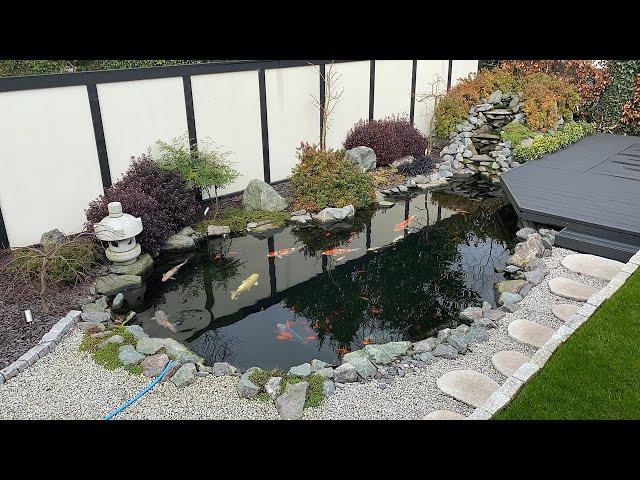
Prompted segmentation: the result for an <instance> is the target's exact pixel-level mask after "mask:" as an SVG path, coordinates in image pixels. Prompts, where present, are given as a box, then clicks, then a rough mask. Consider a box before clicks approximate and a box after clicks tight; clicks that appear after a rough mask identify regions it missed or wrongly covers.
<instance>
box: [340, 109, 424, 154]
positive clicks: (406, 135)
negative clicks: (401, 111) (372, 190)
mask: <svg viewBox="0 0 640 480" xmlns="http://www.w3.org/2000/svg"><path fill="white" fill-rule="evenodd" d="M360 146H365V147H369V148H372V149H373V151H374V152H375V154H376V165H377V166H385V165H390V164H391V163H393V161H394V160H397V159H398V158H401V157H404V156H406V155H412V156H414V157H419V156H420V155H423V154H424V150H425V148H426V146H427V139H426V138H425V137H424V136H423V135H422V134H421V133H420V131H419V130H418V129H417V128H415V127H414V126H413V125H412V124H411V122H409V120H407V119H405V118H401V117H387V118H384V119H382V120H369V121H364V120H360V121H359V122H358V123H356V124H355V125H354V127H353V128H352V129H351V131H350V132H349V133H348V134H347V139H346V140H345V142H344V148H345V149H347V150H350V149H352V148H355V147H360Z"/></svg>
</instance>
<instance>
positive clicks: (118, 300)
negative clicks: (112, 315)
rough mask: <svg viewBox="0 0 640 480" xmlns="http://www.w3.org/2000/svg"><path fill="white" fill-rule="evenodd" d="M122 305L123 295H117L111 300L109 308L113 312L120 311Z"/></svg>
mask: <svg viewBox="0 0 640 480" xmlns="http://www.w3.org/2000/svg"><path fill="white" fill-rule="evenodd" d="M123 305H124V295H123V294H122V293H118V294H117V295H116V296H115V298H114V299H113V303H112V304H111V308H112V309H113V310H120V309H121V308H122V307H123Z"/></svg>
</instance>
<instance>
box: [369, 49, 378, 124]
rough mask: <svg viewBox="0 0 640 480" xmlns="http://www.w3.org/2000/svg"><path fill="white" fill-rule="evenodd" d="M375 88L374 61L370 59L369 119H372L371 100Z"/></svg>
mask: <svg viewBox="0 0 640 480" xmlns="http://www.w3.org/2000/svg"><path fill="white" fill-rule="evenodd" d="M375 90H376V61H375V60H371V66H370V67H369V120H373V100H374V95H375Z"/></svg>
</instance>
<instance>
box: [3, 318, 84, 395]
mask: <svg viewBox="0 0 640 480" xmlns="http://www.w3.org/2000/svg"><path fill="white" fill-rule="evenodd" d="M81 313H82V312H80V311H78V310H71V311H69V313H67V315H66V316H64V317H62V318H61V319H60V320H58V321H57V322H56V323H55V324H54V325H53V326H52V327H51V329H50V330H49V331H48V332H47V333H45V334H44V335H43V336H42V338H41V339H40V341H39V342H38V344H37V345H35V346H33V347H31V348H30V349H29V350H27V351H26V352H25V353H23V354H22V355H21V356H20V358H18V359H17V360H16V361H15V362H13V363H12V364H10V365H9V366H8V367H5V368H3V369H2V370H0V384H2V383H5V382H7V381H9V380H10V379H12V378H13V377H15V376H17V375H18V374H19V373H22V372H24V371H25V370H26V369H27V368H29V367H30V366H32V365H34V364H35V363H36V362H37V361H38V360H39V359H41V358H43V357H44V356H45V355H46V354H47V353H49V352H51V351H53V349H54V348H55V347H56V345H58V344H59V343H60V342H61V341H62V338H63V337H64V336H65V334H66V333H67V332H69V331H70V330H71V329H72V328H73V327H74V326H75V325H76V323H77V322H78V318H79V317H80V314H81Z"/></svg>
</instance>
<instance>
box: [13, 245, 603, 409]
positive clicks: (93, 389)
mask: <svg viewBox="0 0 640 480" xmlns="http://www.w3.org/2000/svg"><path fill="white" fill-rule="evenodd" d="M571 253H574V252H572V251H570V250H566V249H561V248H554V249H553V254H552V256H551V257H548V258H545V259H543V261H544V262H545V264H546V265H547V267H548V268H549V269H550V271H551V273H550V274H549V275H547V277H546V278H545V280H544V281H543V282H542V283H541V284H540V285H538V286H536V287H534V288H532V289H531V291H530V292H529V294H528V295H527V296H526V297H525V298H524V299H523V300H522V302H520V305H521V308H520V309H519V310H518V311H516V312H514V313H511V314H507V315H505V316H504V317H503V318H502V319H501V320H500V321H499V322H498V323H499V327H498V328H497V329H491V330H487V332H488V333H489V341H487V342H485V343H476V344H474V345H472V346H471V348H470V351H469V352H468V353H467V354H466V355H463V356H460V357H458V358H457V359H456V360H444V359H440V360H438V361H437V362H436V363H434V364H432V365H429V366H427V367H424V368H421V369H415V370H413V369H412V368H409V369H407V371H408V373H407V374H406V375H405V376H404V377H402V378H400V377H396V379H395V381H394V382H393V383H392V384H391V385H389V386H388V387H387V388H386V389H380V388H378V383H377V382H375V381H370V382H366V383H362V384H347V385H346V386H345V387H344V388H338V389H336V394H335V395H334V396H332V397H330V398H328V399H326V400H325V401H324V402H323V404H322V405H321V406H320V407H317V408H312V409H308V410H305V413H304V415H303V418H304V419H422V418H423V417H424V416H425V415H427V414H428V413H429V412H431V411H433V410H439V409H446V410H452V411H455V412H458V413H461V414H463V415H469V414H470V413H471V412H472V411H473V408H472V407H469V406H467V405H465V404H464V403H461V402H459V401H457V400H454V399H453V398H451V397H448V396H446V395H444V394H442V393H441V392H440V390H438V388H437V387H436V380H437V379H438V378H439V377H440V376H441V375H443V374H444V373H446V372H448V371H451V370H457V369H472V370H476V371H478V372H481V373H484V374H486V375H488V376H489V377H491V378H493V379H494V380H496V381H497V382H498V383H503V382H504V381H505V380H506V378H505V377H504V376H503V375H502V374H500V373H499V372H498V371H497V370H495V368H494V367H493V365H492V364H491V356H492V355H493V354H494V353H496V352H498V351H501V350H517V351H520V352H522V353H525V354H527V355H533V353H535V348H534V347H531V346H528V345H524V344H522V343H519V342H518V341H516V340H514V339H512V338H510V337H509V336H508V334H507V325H508V324H509V323H510V322H511V321H513V320H516V319H526V320H531V321H535V322H538V323H540V324H542V325H547V326H550V327H552V328H554V329H556V328H558V327H559V326H560V325H561V324H562V322H561V321H560V320H558V319H557V318H555V316H554V315H553V314H552V313H551V308H552V306H553V305H554V304H557V303H577V302H572V301H570V300H567V299H561V298H559V297H556V296H555V295H553V294H552V293H551V292H550V291H549V288H548V286H547V283H548V280H549V279H551V278H554V277H558V276H564V277H567V278H572V279H575V280H578V281H581V282H583V283H586V284H589V285H593V286H595V287H599V288H601V287H603V286H604V285H606V282H604V281H601V280H598V279H593V278H589V277H586V276H583V275H577V274H574V273H572V272H570V271H568V270H567V269H566V268H564V267H563V266H562V265H561V264H560V260H561V259H562V258H563V257H564V256H566V255H569V254H571ZM81 338H82V334H81V333H80V331H79V329H78V328H76V329H74V331H73V332H71V333H70V334H69V335H68V336H67V337H66V338H65V339H64V341H63V342H62V343H61V344H60V345H58V347H57V348H56V349H55V351H54V352H52V353H50V354H49V355H47V356H45V357H44V358H43V359H41V360H40V361H38V362H37V363H36V364H35V365H34V366H32V367H31V368H29V369H27V370H26V371H25V372H23V373H22V374H20V375H19V376H18V377H16V378H14V379H12V380H10V381H9V382H7V383H5V384H4V385H0V405H1V406H2V408H0V419H93V420H95V419H100V418H102V417H103V416H104V415H106V414H107V413H108V412H110V411H111V410H113V409H114V408H116V407H118V406H119V405H121V404H122V403H124V402H125V401H126V400H128V399H129V398H131V397H132V396H134V395H135V394H136V393H137V392H138V391H140V390H141V389H142V388H144V386H145V385H146V384H147V383H148V381H149V380H148V379H146V378H144V377H141V376H134V375H131V374H129V373H128V372H126V371H124V370H122V369H118V370H116V371H108V370H106V369H104V368H103V367H101V366H99V365H97V364H95V363H94V362H93V361H92V360H91V359H90V357H89V356H88V355H87V354H84V353H81V352H79V351H78V346H79V344H80V341H81ZM236 382H237V380H236V379H235V378H233V377H213V376H208V377H205V378H198V379H196V381H195V383H194V384H192V385H190V386H188V387H186V388H182V389H178V388H176V387H175V386H174V385H173V384H172V383H170V382H163V383H161V384H159V385H157V386H156V387H155V388H154V389H153V390H152V391H151V392H149V393H147V394H146V395H145V396H144V397H142V398H141V399H140V400H139V401H138V402H137V403H135V404H134V405H132V406H130V407H128V408H127V409H126V410H125V411H124V412H122V413H120V414H119V415H118V416H117V417H116V418H117V419H176V420H177V419H234V420H240V419H278V418H279V416H278V413H277V411H276V409H275V407H274V405H273V404H272V403H269V402H261V401H257V400H244V399H240V398H239V397H238V395H237V393H236V389H235V384H236Z"/></svg>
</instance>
